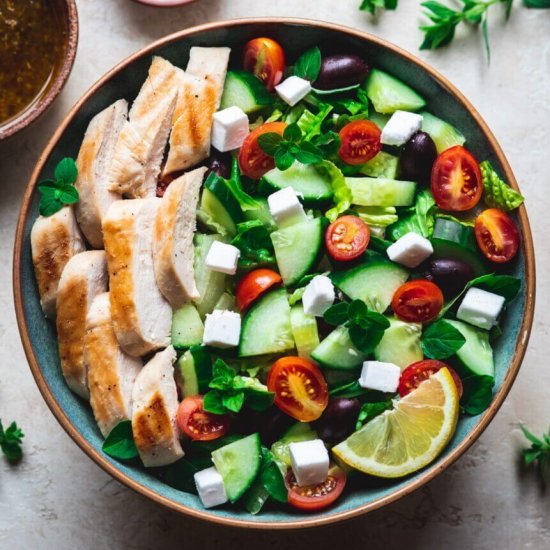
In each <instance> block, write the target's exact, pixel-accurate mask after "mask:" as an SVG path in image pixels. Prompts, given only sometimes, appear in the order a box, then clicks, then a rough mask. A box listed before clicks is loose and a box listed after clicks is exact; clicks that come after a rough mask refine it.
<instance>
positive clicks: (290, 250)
mask: <svg viewBox="0 0 550 550" xmlns="http://www.w3.org/2000/svg"><path fill="white" fill-rule="evenodd" d="M271 241H272V242H273V248H274V250H275V258H276V259H277V265H278V266H279V272H280V273H281V277H282V278H283V282H284V284H285V285H286V286H291V285H293V284H296V283H297V282H298V281H299V280H300V279H301V278H302V277H303V276H304V275H305V274H306V273H308V272H309V271H311V270H312V269H313V268H314V267H315V265H316V263H317V261H318V259H319V256H320V253H321V249H322V245H323V220H322V218H315V219H314V220H308V221H305V222H301V223H297V224H294V225H291V226H289V227H284V228H283V229H279V230H278V231H274V232H273V233H271Z"/></svg>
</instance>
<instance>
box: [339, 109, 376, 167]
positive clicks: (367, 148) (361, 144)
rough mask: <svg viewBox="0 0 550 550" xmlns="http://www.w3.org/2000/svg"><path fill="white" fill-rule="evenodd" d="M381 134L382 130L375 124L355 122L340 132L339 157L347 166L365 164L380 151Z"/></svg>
mask: <svg viewBox="0 0 550 550" xmlns="http://www.w3.org/2000/svg"><path fill="white" fill-rule="evenodd" d="M380 134H381V132H380V128H378V126H376V124H374V122H371V121H370V120H354V121H353V122H350V123H349V124H346V125H345V126H344V127H343V128H342V129H341V130H340V133H339V136H340V141H341V145H340V149H339V151H338V155H339V156H340V158H341V159H342V160H343V161H344V162H345V163H346V164H351V165H352V166H356V165H359V164H364V163H365V162H367V161H369V160H370V159H371V158H373V157H375V156H376V155H377V154H378V152H379V151H380V149H381V147H382V145H381V144H380Z"/></svg>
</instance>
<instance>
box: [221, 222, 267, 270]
mask: <svg viewBox="0 0 550 550" xmlns="http://www.w3.org/2000/svg"><path fill="white" fill-rule="evenodd" d="M231 244H232V245H233V246H236V247H237V248H238V249H239V250H240V251H241V256H240V258H239V267H241V268H243V269H252V268H255V267H258V266H261V265H271V264H274V263H275V254H274V251H273V243H272V242H271V237H270V233H269V230H268V228H267V227H266V226H265V225H264V224H263V223H262V222H261V221H260V220H250V221H248V222H242V223H238V224H237V236H236V237H235V238H234V239H233V240H232V241H231Z"/></svg>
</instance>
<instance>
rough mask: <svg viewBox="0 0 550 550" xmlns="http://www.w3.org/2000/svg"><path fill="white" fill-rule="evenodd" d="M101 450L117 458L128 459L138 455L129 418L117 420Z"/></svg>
mask: <svg viewBox="0 0 550 550" xmlns="http://www.w3.org/2000/svg"><path fill="white" fill-rule="evenodd" d="M101 450H102V451H103V452H104V453H105V454H107V455H109V456H110V457H111V458H116V459H118V460H130V459H132V458H135V457H136V456H138V450H137V447H136V444H135V443H134V435H133V433H132V422H131V421H130V420H123V421H122V422H119V423H118V424H117V425H116V426H115V427H114V428H113V429H112V430H111V431H110V433H109V435H108V436H107V437H106V438H105V441H104V442H103V446H102V447H101Z"/></svg>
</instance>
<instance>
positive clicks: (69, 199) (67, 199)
mask: <svg viewBox="0 0 550 550" xmlns="http://www.w3.org/2000/svg"><path fill="white" fill-rule="evenodd" d="M77 175H78V170H77V168H76V164H75V162H74V160H73V159H71V158H68V157H67V158H64V159H63V160H61V162H59V164H58V165H57V166H56V168H55V180H52V179H45V180H42V181H41V182H40V183H39V184H38V190H39V191H40V193H41V195H42V196H41V197H40V203H39V206H38V208H39V211H40V215H41V216H46V217H47V216H51V215H53V214H55V213H56V212H59V210H61V209H62V208H63V206H64V205H66V204H75V203H76V202H78V199H79V194H78V190H77V189H76V187H74V185H73V184H74V182H75V181H76V178H77Z"/></svg>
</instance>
